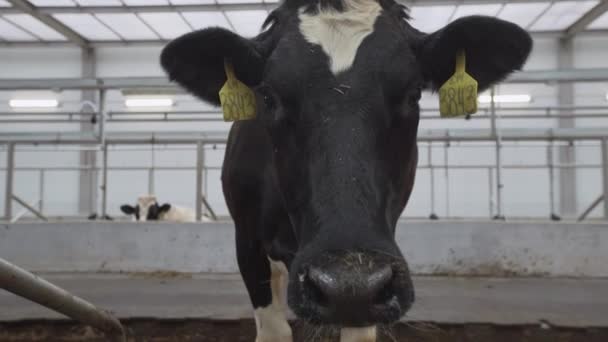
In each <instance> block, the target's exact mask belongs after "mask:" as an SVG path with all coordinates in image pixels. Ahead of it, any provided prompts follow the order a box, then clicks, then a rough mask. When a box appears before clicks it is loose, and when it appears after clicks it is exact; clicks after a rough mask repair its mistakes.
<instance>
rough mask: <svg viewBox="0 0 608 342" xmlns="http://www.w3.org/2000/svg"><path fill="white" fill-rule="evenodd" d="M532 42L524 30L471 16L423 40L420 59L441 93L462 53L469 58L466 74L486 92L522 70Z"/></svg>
mask: <svg viewBox="0 0 608 342" xmlns="http://www.w3.org/2000/svg"><path fill="white" fill-rule="evenodd" d="M531 49H532V38H531V37H530V35H529V34H528V33H527V32H526V31H525V30H524V29H522V28H521V27H519V26H517V25H515V24H513V23H510V22H507V21H504V20H500V19H496V18H493V17H485V16H470V17H464V18H461V19H458V20H456V21H454V22H452V23H451V24H449V25H447V26H446V27H444V28H443V29H441V30H439V31H437V32H435V33H433V34H430V35H427V36H425V37H424V38H422V41H421V42H420V45H419V46H418V59H419V62H420V63H421V64H422V68H423V70H424V76H425V79H426V81H427V82H428V83H429V84H430V87H431V88H432V89H433V90H437V89H439V88H440V87H441V86H442V85H443V84H444V83H445V82H446V81H447V80H448V79H449V78H450V77H451V76H452V75H453V74H454V71H455V67H456V55H457V53H458V51H459V50H463V51H464V52H465V54H466V60H467V62H466V70H467V73H469V74H470V75H471V76H473V78H475V79H476V80H477V82H478V83H479V90H480V91H483V90H485V89H487V88H488V87H490V86H491V85H492V84H494V83H496V82H499V81H501V80H503V79H504V78H506V77H507V76H508V75H509V74H510V73H512V72H513V71H515V70H519V69H521V68H522V66H523V65H524V63H525V62H526V60H527V59H528V55H529V54H530V51H531Z"/></svg>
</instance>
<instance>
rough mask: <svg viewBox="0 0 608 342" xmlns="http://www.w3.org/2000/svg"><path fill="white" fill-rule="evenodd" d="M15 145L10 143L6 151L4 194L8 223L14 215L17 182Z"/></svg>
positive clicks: (5, 214)
mask: <svg viewBox="0 0 608 342" xmlns="http://www.w3.org/2000/svg"><path fill="white" fill-rule="evenodd" d="M14 176H15V144H14V143H10V144H8V146H7V151H6V183H5V189H4V191H5V193H4V217H5V219H6V220H7V221H10V220H11V216H12V215H13V186H14V180H15V177H14Z"/></svg>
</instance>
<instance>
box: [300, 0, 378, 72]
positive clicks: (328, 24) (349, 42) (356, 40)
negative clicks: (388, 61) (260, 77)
mask: <svg viewBox="0 0 608 342" xmlns="http://www.w3.org/2000/svg"><path fill="white" fill-rule="evenodd" d="M343 1H344V11H343V12H339V11H337V10H334V9H327V10H321V11H319V12H318V13H315V14H307V13H304V11H303V10H302V11H301V12H300V15H299V17H300V31H301V32H302V35H304V38H306V40H307V41H308V42H309V43H312V44H318V45H320V46H321V47H322V48H323V51H324V52H325V53H326V54H327V55H328V56H329V59H330V61H331V65H330V69H331V71H332V72H333V73H334V74H337V73H339V72H342V71H345V70H348V69H349V68H350V67H351V66H352V65H353V63H354V61H355V57H356V56H357V50H358V49H359V46H360V45H361V43H362V42H363V39H365V38H366V37H367V36H369V35H370V34H371V33H372V32H373V31H374V24H375V23H376V19H377V18H378V16H379V15H380V12H381V11H382V7H381V6H380V4H379V3H378V2H377V1H376V0H343Z"/></svg>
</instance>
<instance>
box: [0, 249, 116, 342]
mask: <svg viewBox="0 0 608 342" xmlns="http://www.w3.org/2000/svg"><path fill="white" fill-rule="evenodd" d="M0 288H1V289H5V290H6V291H9V292H11V293H13V294H16V295H17V296H20V297H23V298H26V299H28V300H31V301H33V302H35V303H38V304H40V305H42V306H44V307H47V308H49V309H51V310H55V311H57V312H59V313H62V314H64V315H66V316H68V317H70V318H73V319H75V320H77V321H79V322H82V323H84V324H88V325H90V326H92V327H95V328H97V329H99V330H101V331H103V332H105V333H106V334H107V335H106V337H107V338H108V339H109V340H110V341H121V342H123V341H126V335H125V331H124V329H123V327H122V324H121V323H120V321H118V319H116V318H115V317H114V316H112V314H110V313H109V312H107V311H105V310H101V309H99V308H97V307H95V306H94V305H93V304H91V303H89V302H87V301H85V300H84V299H82V298H79V297H76V296H74V295H73V294H71V293H69V292H68V291H66V290H64V289H62V288H60V287H58V286H57V285H54V284H52V283H50V282H48V281H46V280H44V279H42V278H41V277H39V276H36V275H34V274H32V273H30V272H28V271H26V270H24V269H22V268H20V267H18V266H16V265H13V264H11V263H9V262H8V261H6V260H4V259H2V258H0Z"/></svg>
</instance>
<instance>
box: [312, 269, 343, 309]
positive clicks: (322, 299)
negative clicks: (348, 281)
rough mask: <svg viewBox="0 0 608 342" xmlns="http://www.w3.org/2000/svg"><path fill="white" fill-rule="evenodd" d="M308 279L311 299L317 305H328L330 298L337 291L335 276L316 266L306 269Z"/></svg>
mask: <svg viewBox="0 0 608 342" xmlns="http://www.w3.org/2000/svg"><path fill="white" fill-rule="evenodd" d="M308 281H309V284H308V285H309V286H308V288H309V289H310V295H311V297H312V298H311V299H312V300H314V301H315V302H316V304H317V305H321V306H328V305H329V304H330V303H329V302H330V298H331V297H334V295H335V294H337V293H338V291H339V290H340V289H339V284H338V281H337V279H336V278H335V277H333V276H332V275H331V274H329V273H327V272H324V271H322V270H320V269H318V268H316V267H311V268H310V270H309V271H308Z"/></svg>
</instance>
